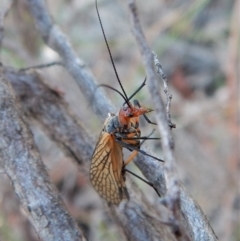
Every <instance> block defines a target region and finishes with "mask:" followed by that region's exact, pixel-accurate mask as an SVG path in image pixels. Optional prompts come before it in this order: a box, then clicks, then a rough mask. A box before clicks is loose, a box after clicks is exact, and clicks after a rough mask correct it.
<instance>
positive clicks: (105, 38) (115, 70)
mask: <svg viewBox="0 0 240 241" xmlns="http://www.w3.org/2000/svg"><path fill="white" fill-rule="evenodd" d="M95 4H96V10H97V15H98V19H99V23H100V26H101V29H102V33H103V37H104V40H105V43H106V45H107V49H108V53H109V56H110V59H111V62H112V66H113V69H114V72H115V75H116V77H117V80H118V83H119V85H120V87H121V89H122V91H123V94H124V96H125V98H126V100H128V97H127V94H126V92H125V90H124V88H123V86H122V83H121V81H120V78H119V76H118V73H117V69H116V67H115V64H114V62H113V57H112V54H111V51H110V48H109V45H108V41H107V37H106V35H105V32H104V29H103V25H102V21H101V18H100V14H99V12H98V5H97V0H95ZM127 105H128V106H129V107H130V108H131V106H130V104H129V101H127Z"/></svg>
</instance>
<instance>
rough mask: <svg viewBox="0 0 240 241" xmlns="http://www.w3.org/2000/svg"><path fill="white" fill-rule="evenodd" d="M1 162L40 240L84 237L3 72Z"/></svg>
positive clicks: (0, 78)
mask: <svg viewBox="0 0 240 241" xmlns="http://www.w3.org/2000/svg"><path fill="white" fill-rule="evenodd" d="M0 164H1V166H2V167H3V170H4V171H5V173H6V174H7V175H8V177H9V178H10V180H11V181H12V184H13V187H14V191H15V193H16V194H17V196H18V198H19V200H20V202H21V204H22V206H23V207H24V209H25V211H26V212H27V213H28V216H29V218H30V220H31V222H32V224H33V226H34V228H35V229H36V232H37V234H38V235H39V237H40V238H41V239H42V240H47V241H51V240H52V241H53V240H54V241H56V240H59V241H60V240H61V241H62V240H66V241H73V240H86V238H85V237H84V235H83V233H82V231H81V230H80V229H79V228H78V226H77V224H76V222H75V221H74V220H73V219H72V217H71V216H70V215H69V213H68V212H67V210H66V208H65V206H64V204H63V202H62V200H61V198H60V197H59V195H58V193H57V191H56V190H55V188H54V186H53V185H52V184H51V183H50V181H49V177H48V175H47V171H46V169H45V166H44V164H43V163H42V160H41V157H40V155H39V152H38V150H37V148H36V146H35V144H34V141H33V136H32V133H31V131H30V130H29V128H28V125H27V122H26V119H25V117H24V115H23V113H22V111H21V109H20V107H19V105H18V103H17V100H16V98H15V96H14V93H13V90H12V88H11V86H10V84H9V82H8V81H7V80H6V79H5V78H4V76H3V74H2V72H0Z"/></svg>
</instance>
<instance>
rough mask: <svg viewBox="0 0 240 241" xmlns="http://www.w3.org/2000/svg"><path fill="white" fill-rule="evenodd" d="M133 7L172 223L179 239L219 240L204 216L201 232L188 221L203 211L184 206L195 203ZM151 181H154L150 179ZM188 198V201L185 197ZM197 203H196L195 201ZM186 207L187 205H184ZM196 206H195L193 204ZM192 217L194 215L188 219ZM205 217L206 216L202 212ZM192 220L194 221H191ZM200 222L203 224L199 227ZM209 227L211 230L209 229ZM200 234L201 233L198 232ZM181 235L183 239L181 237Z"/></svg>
mask: <svg viewBox="0 0 240 241" xmlns="http://www.w3.org/2000/svg"><path fill="white" fill-rule="evenodd" d="M128 4H129V13H130V18H131V23H132V31H133V34H134V36H135V38H136V41H137V43H138V46H139V48H140V52H141V54H142V58H143V63H144V66H145V69H146V72H147V79H148V87H149V91H150V93H151V96H152V100H153V103H154V110H155V113H156V120H157V124H158V127H159V131H160V133H161V137H162V148H163V154H164V160H165V165H164V172H165V175H166V189H167V192H166V195H165V197H164V200H163V203H164V204H165V205H166V206H167V207H168V208H169V209H170V210H171V212H172V217H170V222H172V225H173V228H174V229H175V227H176V232H175V235H176V238H178V239H179V240H181V239H182V238H183V239H184V240H190V237H189V234H190V235H191V236H192V238H193V239H194V240H199V239H197V237H199V232H201V231H203V232H204V234H205V235H204V236H206V237H208V238H211V240H215V239H216V236H215V234H214V232H213V230H212V228H211V227H210V225H209V223H208V222H207V220H206V218H205V217H204V215H201V218H202V219H201V222H198V223H196V224H197V226H198V227H199V226H201V228H203V229H201V230H199V229H198V231H197V230H196V229H195V228H193V226H192V224H191V223H190V222H189V220H188V218H190V217H192V215H193V216H194V215H196V216H198V217H199V214H200V213H199V212H201V210H200V208H199V207H198V208H196V205H195V207H194V209H192V211H194V212H192V213H189V212H187V211H188V210H187V208H186V206H184V205H183V204H184V203H183V202H184V201H187V202H189V204H190V202H191V201H192V200H191V198H189V196H187V195H185V192H184V191H183V189H182V188H181V187H180V180H179V179H178V174H177V171H176V161H175V158H174V155H173V147H174V143H173V137H172V134H171V132H170V129H169V123H168V121H167V119H166V114H165V113H166V112H165V108H164V104H163V100H162V98H161V95H160V93H159V91H158V90H159V86H158V82H157V77H156V74H155V71H154V64H153V57H152V51H151V50H150V48H149V46H148V45H147V42H146V39H145V36H144V34H143V31H142V28H141V25H140V21H139V19H138V15H137V8H136V4H135V1H134V0H128ZM150 181H151V180H150ZM183 197H184V198H183ZM191 203H192V204H194V202H191ZM182 205H183V206H182ZM191 206H192V205H191ZM186 214H188V215H190V216H188V217H185V215H186ZM201 214H202V213H201ZM183 217H185V218H184V219H185V220H186V221H187V225H188V228H186V227H184V226H183V224H182V220H183ZM191 220H192V219H191ZM199 223H200V224H199ZM206 227H208V228H206ZM196 231H197V232H196ZM179 235H180V236H179Z"/></svg>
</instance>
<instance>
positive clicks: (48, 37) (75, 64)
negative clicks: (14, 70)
mask: <svg viewBox="0 0 240 241" xmlns="http://www.w3.org/2000/svg"><path fill="white" fill-rule="evenodd" d="M26 2H27V3H28V6H29V7H30V11H31V14H32V16H33V18H34V20H35V24H36V27H37V29H38V31H39V33H40V34H41V36H42V38H43V40H44V41H45V43H46V45H48V46H49V47H50V48H51V49H53V50H55V51H56V52H57V53H58V54H59V56H60V57H61V58H62V62H63V64H64V66H65V68H66V69H67V71H68V72H69V74H70V75H71V76H72V77H73V78H74V79H75V81H76V82H77V84H78V85H79V87H80V89H81V91H82V93H83V95H84V96H85V98H86V100H87V101H88V102H89V103H91V105H90V106H91V107H92V109H93V111H94V113H96V114H97V115H98V116H99V117H100V118H101V120H102V121H103V120H105V119H106V116H107V113H109V112H114V107H113V105H112V104H111V102H110V101H109V100H108V99H107V98H106V97H105V95H104V94H103V90H100V89H98V90H97V91H96V89H97V85H96V80H95V78H94V76H93V75H92V73H91V72H90V71H89V70H88V69H87V67H86V65H85V63H84V62H83V60H81V59H80V58H79V57H78V56H77V54H76V53H75V51H74V50H73V48H72V46H71V44H70V42H69V41H68V39H67V37H66V36H65V35H64V34H63V33H62V31H61V30H60V28H59V27H58V26H57V25H55V24H53V21H52V18H51V16H50V14H49V12H48V10H47V7H46V4H45V1H43V0H26ZM93 97H94V98H95V99H96V100H97V102H96V101H92V99H93Z"/></svg>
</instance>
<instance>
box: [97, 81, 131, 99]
mask: <svg viewBox="0 0 240 241" xmlns="http://www.w3.org/2000/svg"><path fill="white" fill-rule="evenodd" d="M99 87H105V88H108V89H111V90H114V91H115V92H117V93H118V94H119V95H121V96H122V98H123V99H124V100H125V102H124V103H128V99H126V97H125V96H124V95H123V94H122V93H121V92H120V91H119V90H117V89H115V88H113V87H112V86H110V85H106V84H100V85H98V88H99Z"/></svg>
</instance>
